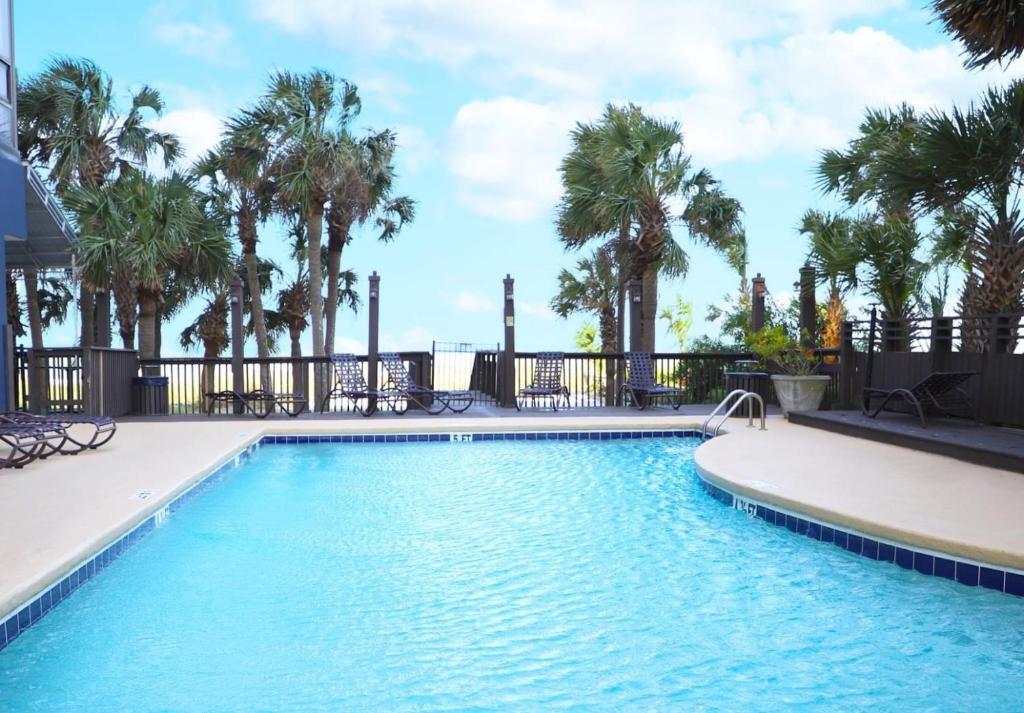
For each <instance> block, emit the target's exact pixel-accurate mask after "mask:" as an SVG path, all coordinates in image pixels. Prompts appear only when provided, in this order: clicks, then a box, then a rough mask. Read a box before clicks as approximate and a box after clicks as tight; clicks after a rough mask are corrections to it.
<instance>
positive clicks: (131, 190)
mask: <svg viewBox="0 0 1024 713" xmlns="http://www.w3.org/2000/svg"><path fill="white" fill-rule="evenodd" d="M66 200H67V202H68V203H69V204H70V205H71V206H72V209H73V210H75V212H76V213H77V214H78V215H80V216H83V217H84V218H85V220H83V232H82V235H81V238H80V248H81V260H82V268H83V272H84V273H85V274H86V276H87V277H88V278H89V279H94V278H95V276H96V275H98V274H110V273H113V274H114V276H115V278H114V282H115V285H117V284H118V283H120V284H121V285H122V287H123V288H125V289H132V290H134V293H135V296H136V300H137V304H138V319H139V352H140V356H141V357H142V358H143V359H152V358H154V356H155V353H156V328H157V310H158V308H159V303H160V299H161V293H162V290H163V288H164V284H165V281H166V279H167V275H168V273H169V272H170V271H171V270H173V269H174V267H175V266H177V265H180V264H188V265H189V266H190V269H191V271H192V273H193V274H194V275H195V276H196V277H197V279H198V281H199V282H201V283H203V284H206V285H213V284H216V282H217V281H218V280H222V279H225V278H226V276H227V275H229V274H230V271H231V266H232V260H231V251H230V244H229V242H228V240H227V237H226V236H225V231H224V225H223V224H222V223H221V222H219V221H217V220H215V219H213V218H212V217H211V216H209V215H208V214H207V213H206V212H205V211H204V204H205V201H204V199H203V197H202V196H201V194H200V193H199V191H198V189H197V188H196V183H195V180H194V179H193V178H191V177H188V176H183V175H181V174H179V173H177V172H173V173H171V174H170V175H169V176H168V177H166V178H163V179H154V178H152V177H150V176H148V175H146V174H143V173H141V172H136V173H132V174H129V175H128V176H126V177H124V178H122V179H121V180H119V181H118V182H117V183H115V184H111V186H110V187H109V188H108V189H106V190H99V191H97V190H92V189H88V188H80V189H75V190H72V191H71V192H70V193H69V194H68V197H67V199H66ZM97 228H99V229H97ZM118 308H119V310H121V309H122V308H123V305H121V304H119V305H118Z"/></svg>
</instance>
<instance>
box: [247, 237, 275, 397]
mask: <svg viewBox="0 0 1024 713" xmlns="http://www.w3.org/2000/svg"><path fill="white" fill-rule="evenodd" d="M243 259H244V260H245V276H246V280H248V282H249V311H250V312H251V313H252V327H253V332H255V336H256V356H258V357H259V358H260V359H268V358H269V357H270V346H269V342H268V340H267V318H266V316H265V315H264V314H263V295H262V294H261V293H260V276H259V274H258V270H259V267H258V263H257V260H256V252H255V251H252V252H250V251H245V252H244V253H243ZM260 388H261V389H264V390H266V391H269V390H270V366H269V365H268V364H261V365H260Z"/></svg>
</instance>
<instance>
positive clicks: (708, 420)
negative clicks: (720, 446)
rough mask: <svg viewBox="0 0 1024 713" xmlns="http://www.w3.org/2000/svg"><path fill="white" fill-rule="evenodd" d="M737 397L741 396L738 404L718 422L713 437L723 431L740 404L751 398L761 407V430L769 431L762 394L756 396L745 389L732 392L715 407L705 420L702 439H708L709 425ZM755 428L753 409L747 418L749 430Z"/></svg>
mask: <svg viewBox="0 0 1024 713" xmlns="http://www.w3.org/2000/svg"><path fill="white" fill-rule="evenodd" d="M737 395H739V398H738V399H736V402H735V403H733V405H732V406H730V407H729V410H728V411H726V413H725V415H724V416H722V420H721V421H719V422H718V425H717V426H716V427H715V431H714V433H713V434H712V435H713V436H717V435H718V432H719V431H721V430H722V426H724V425H725V422H726V421H728V420H729V417H730V416H732V414H733V412H734V411H735V410H736V409H737V408H739V406H740V404H742V403H743V402H744V401H746V400H747V399H751V398H753V399H754V400H756V401H757V403H758V405H759V406H760V407H761V428H760V430H762V431H766V430H768V429H767V428H766V427H765V408H764V399H763V398H761V395H760V394H756V393H754V392H753V391H747V390H745V389H736V390H734V391H731V392H730V393H729V395H728V396H726V397H725V398H724V399H722V401H721V402H720V403H719V404H718V406H715V410H714V411H712V412H711V414H710V415H709V416H708V417H707V418H705V419H704V423H703V424H701V427H700V435H701V437H702V438H707V435H708V424H710V423H711V421H712V419H714V417H715V416H717V415H718V412H719V411H721V410H722V409H723V408H725V406H726V405H727V404H728V403H729V400H730V399H732V397H733V396H737ZM753 426H754V409H753V408H751V409H750V414H749V415H748V416H747V428H752V427H753Z"/></svg>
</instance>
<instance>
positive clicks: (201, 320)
mask: <svg viewBox="0 0 1024 713" xmlns="http://www.w3.org/2000/svg"><path fill="white" fill-rule="evenodd" d="M229 312H230V306H229V304H228V293H227V290H225V289H220V290H217V291H215V292H214V294H213V296H212V297H211V298H210V299H209V300H207V302H206V308H205V309H204V310H203V311H202V312H200V313H199V315H198V316H197V317H196V318H195V320H194V321H193V322H192V324H190V325H188V326H187V327H185V329H183V330H182V332H181V337H180V339H179V343H180V344H181V348H182V349H184V350H186V351H188V350H190V349H194V348H195V347H197V346H198V345H199V344H202V345H203V359H204V360H212V359H217V358H218V357H220V355H221V354H223V353H224V350H225V349H227V348H228V345H229V344H230V343H231V339H230V337H229V336H228V313H229ZM211 366H212V368H211ZM215 369H216V367H215V366H213V365H211V364H208V363H207V362H206V361H204V362H203V368H202V372H201V373H200V377H199V379H200V383H201V385H202V393H203V394H208V393H210V392H212V391H214V388H213V376H214V371H215ZM204 401H205V396H204ZM204 407H205V403H204Z"/></svg>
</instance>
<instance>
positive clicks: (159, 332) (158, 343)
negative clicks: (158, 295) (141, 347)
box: [153, 301, 164, 359]
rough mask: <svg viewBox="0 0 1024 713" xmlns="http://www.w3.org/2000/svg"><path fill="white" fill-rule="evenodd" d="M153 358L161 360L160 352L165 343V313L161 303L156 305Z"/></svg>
mask: <svg viewBox="0 0 1024 713" xmlns="http://www.w3.org/2000/svg"><path fill="white" fill-rule="evenodd" d="M153 325H154V329H153V358H154V359H159V358H160V350H161V348H162V347H163V343H164V311H163V310H162V309H161V308H160V302H159V301H157V303H156V317H155V318H154V320H153Z"/></svg>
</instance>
